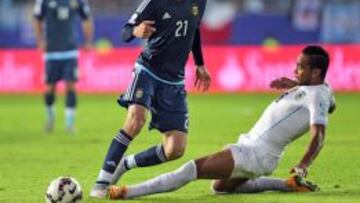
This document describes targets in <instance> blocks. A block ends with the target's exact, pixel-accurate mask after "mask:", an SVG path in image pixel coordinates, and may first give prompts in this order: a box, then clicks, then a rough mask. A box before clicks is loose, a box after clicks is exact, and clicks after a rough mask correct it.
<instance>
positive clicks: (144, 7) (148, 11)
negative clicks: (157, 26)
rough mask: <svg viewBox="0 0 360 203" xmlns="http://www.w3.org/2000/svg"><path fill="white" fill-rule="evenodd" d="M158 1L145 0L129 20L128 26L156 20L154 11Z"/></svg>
mask: <svg viewBox="0 0 360 203" xmlns="http://www.w3.org/2000/svg"><path fill="white" fill-rule="evenodd" d="M156 1H158V0H143V1H142V2H141V4H140V5H139V6H138V7H137V9H136V11H135V13H134V14H133V15H132V16H131V17H130V19H129V20H128V23H127V24H128V25H138V24H140V23H141V22H142V21H144V20H155V18H154V15H153V13H154V11H155V8H156V5H155V4H156Z"/></svg>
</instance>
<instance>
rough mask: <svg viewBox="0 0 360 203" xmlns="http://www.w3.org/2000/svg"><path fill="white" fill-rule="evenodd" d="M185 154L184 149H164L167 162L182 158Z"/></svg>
mask: <svg viewBox="0 0 360 203" xmlns="http://www.w3.org/2000/svg"><path fill="white" fill-rule="evenodd" d="M184 153H185V147H170V148H165V156H166V158H167V160H175V159H179V158H180V157H182V156H183V155H184Z"/></svg>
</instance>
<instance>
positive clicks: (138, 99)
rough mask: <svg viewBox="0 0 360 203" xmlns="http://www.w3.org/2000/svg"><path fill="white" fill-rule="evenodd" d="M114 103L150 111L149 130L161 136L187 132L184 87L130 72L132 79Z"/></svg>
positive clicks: (139, 72)
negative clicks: (170, 132) (168, 132)
mask: <svg viewBox="0 0 360 203" xmlns="http://www.w3.org/2000/svg"><path fill="white" fill-rule="evenodd" d="M118 103H119V104H120V105H121V106H123V107H126V108H127V107H128V106H129V105H131V104H139V105H142V106H145V107H146V108H148V109H149V110H150V111H151V115H152V118H151V122H150V126H149V128H150V129H153V128H155V129H158V130H159V131H160V132H162V133H164V132H167V131H171V130H178V131H182V132H185V133H187V131H188V124H189V119H188V107H187V102H186V90H185V86H184V84H176V85H174V84H167V83H164V82H162V81H159V80H157V79H155V78H154V77H153V76H152V75H151V74H149V73H148V72H146V71H142V70H138V69H135V70H134V78H133V81H132V83H131V84H130V86H129V87H128V89H127V91H126V93H125V94H123V95H121V96H120V97H119V99H118Z"/></svg>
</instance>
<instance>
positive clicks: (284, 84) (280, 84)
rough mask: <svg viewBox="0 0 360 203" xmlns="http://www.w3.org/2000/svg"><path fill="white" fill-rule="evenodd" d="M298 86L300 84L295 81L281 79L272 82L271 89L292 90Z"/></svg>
mask: <svg viewBox="0 0 360 203" xmlns="http://www.w3.org/2000/svg"><path fill="white" fill-rule="evenodd" d="M296 85H298V83H297V82H296V81H295V80H292V79H289V78H286V77H281V78H278V79H275V80H273V81H271V83H270V87H271V88H274V89H279V90H280V89H290V88H293V87H295V86H296Z"/></svg>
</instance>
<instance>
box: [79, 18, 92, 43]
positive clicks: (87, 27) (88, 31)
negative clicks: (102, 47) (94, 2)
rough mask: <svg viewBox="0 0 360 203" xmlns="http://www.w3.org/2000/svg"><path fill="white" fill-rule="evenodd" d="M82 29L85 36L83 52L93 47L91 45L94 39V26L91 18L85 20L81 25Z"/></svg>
mask: <svg viewBox="0 0 360 203" xmlns="http://www.w3.org/2000/svg"><path fill="white" fill-rule="evenodd" d="M82 27H83V30H84V36H85V43H84V48H85V50H89V49H91V48H92V47H93V45H92V43H93V38H94V24H93V20H92V18H88V19H87V20H84V21H83V23H82Z"/></svg>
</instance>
